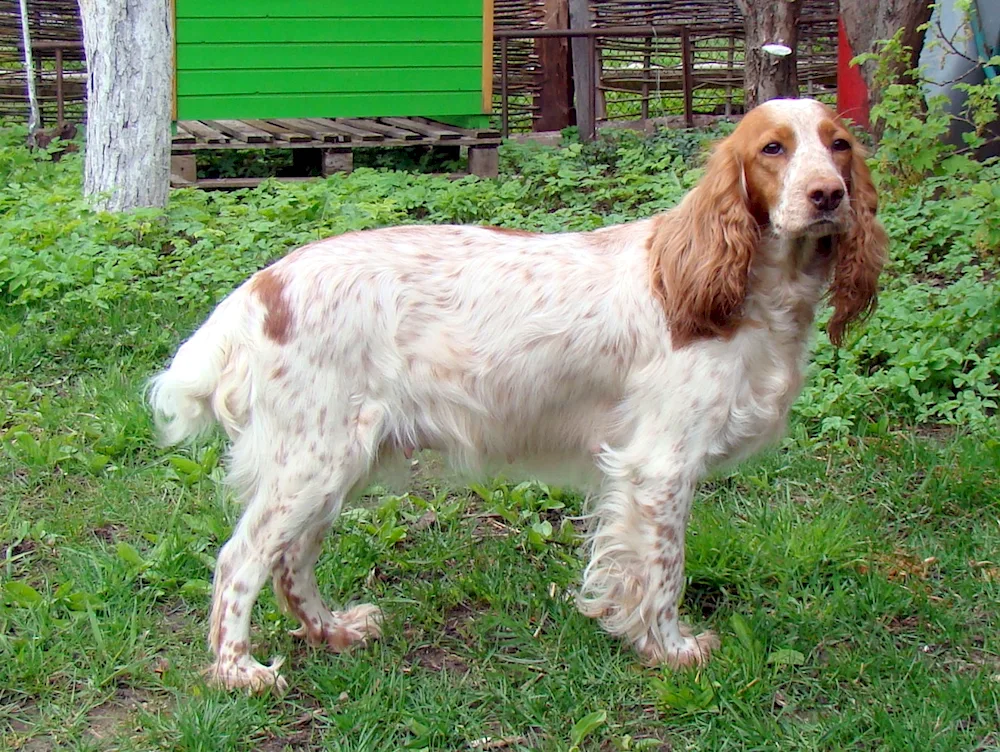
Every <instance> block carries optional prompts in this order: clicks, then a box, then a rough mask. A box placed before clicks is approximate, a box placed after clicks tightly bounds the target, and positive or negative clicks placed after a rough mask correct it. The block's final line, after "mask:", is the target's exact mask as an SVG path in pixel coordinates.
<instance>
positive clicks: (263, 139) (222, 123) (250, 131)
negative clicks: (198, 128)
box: [205, 120, 274, 144]
mask: <svg viewBox="0 0 1000 752" xmlns="http://www.w3.org/2000/svg"><path fill="white" fill-rule="evenodd" d="M205 124H206V125H208V126H209V127H210V128H215V129H216V130H217V131H222V132H223V133H225V134H226V135H227V136H230V137H232V138H235V139H238V140H240V141H246V142H247V143H248V144H266V143H269V142H270V141H274V137H273V136H272V135H271V134H270V133H268V132H267V131H262V130H260V129H259V128H254V127H253V126H252V125H248V124H247V123H245V122H244V121H242V120H206V121H205Z"/></svg>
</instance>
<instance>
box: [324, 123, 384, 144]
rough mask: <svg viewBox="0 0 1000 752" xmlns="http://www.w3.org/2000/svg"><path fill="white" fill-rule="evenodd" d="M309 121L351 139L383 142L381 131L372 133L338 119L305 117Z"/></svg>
mask: <svg viewBox="0 0 1000 752" xmlns="http://www.w3.org/2000/svg"><path fill="white" fill-rule="evenodd" d="M307 119H308V120H309V121H310V122H313V123H317V124H322V125H325V126H326V127H327V128H330V129H331V130H332V131H334V132H335V133H343V134H344V135H345V136H347V137H348V138H350V139H351V140H352V141H376V142H379V143H381V142H383V141H385V137H384V136H383V135H382V134H381V133H374V132H372V131H369V130H365V129H363V128H355V127H354V126H352V125H348V124H347V123H341V122H340V121H338V120H328V119H326V118H307Z"/></svg>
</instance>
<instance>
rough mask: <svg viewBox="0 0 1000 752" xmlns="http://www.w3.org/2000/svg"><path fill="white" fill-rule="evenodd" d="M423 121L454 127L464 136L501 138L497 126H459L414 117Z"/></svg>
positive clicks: (438, 125)
mask: <svg viewBox="0 0 1000 752" xmlns="http://www.w3.org/2000/svg"><path fill="white" fill-rule="evenodd" d="M412 119H413V120H416V121H418V122H421V123H427V124H428V125H433V126H437V127H439V128H454V129H455V130H459V131H461V133H462V137H463V138H480V139H496V140H498V141H499V140H500V131H498V130H497V129H496V128H459V126H451V125H448V124H447V123H439V122H437V121H435V120H431V119H430V118H425V117H417V118H412Z"/></svg>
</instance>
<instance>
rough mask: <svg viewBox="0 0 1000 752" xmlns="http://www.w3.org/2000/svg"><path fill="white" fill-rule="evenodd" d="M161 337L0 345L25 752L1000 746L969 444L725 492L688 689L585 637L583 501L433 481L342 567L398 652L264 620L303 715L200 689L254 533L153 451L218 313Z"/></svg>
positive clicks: (866, 446)
mask: <svg viewBox="0 0 1000 752" xmlns="http://www.w3.org/2000/svg"><path fill="white" fill-rule="evenodd" d="M145 314H146V312H144V311H141V310H140V311H130V310H128V309H126V308H123V309H122V310H112V311H110V312H108V313H107V314H104V315H103V316H102V321H103V325H102V326H100V327H95V328H94V329H93V330H90V329H89V328H84V329H82V330H81V331H80V332H78V333H77V334H76V335H75V337H73V338H72V339H71V340H69V341H65V340H64V337H61V336H60V333H59V332H58V331H56V330H54V329H53V327H52V326H51V325H50V324H37V325H33V324H31V323H28V324H25V325H24V327H23V328H22V329H21V330H20V332H19V336H18V337H15V338H8V339H6V340H4V342H3V344H2V345H0V364H2V369H3V373H4V375H3V379H4V384H5V387H4V396H5V398H6V400H7V401H8V404H10V403H11V402H14V401H20V400H22V399H30V401H31V404H32V405H33V406H34V425H33V430H32V432H31V435H32V436H36V437H37V438H36V440H35V443H34V444H30V443H24V442H20V443H18V442H17V441H16V440H15V441H14V442H13V444H11V445H8V451H7V452H6V453H5V454H4V455H3V457H2V458H0V463H2V478H3V480H2V481H0V485H2V489H3V490H2V491H0V509H2V510H3V512H2V515H0V542H2V543H0V556H2V557H3V560H4V564H3V566H4V568H3V574H2V577H3V593H4V596H5V598H4V605H3V606H2V607H0V626H2V629H0V650H2V654H3V657H2V660H0V687H3V689H2V690H0V719H2V720H0V723H2V726H0V729H2V731H0V733H2V736H0V739H2V742H3V743H5V744H6V745H7V746H9V747H11V748H15V749H18V748H21V749H33V750H40V749H55V748H60V749H63V748H68V749H94V750H97V749H101V750H107V749H122V750H133V749H134V750H139V749H150V748H159V749H171V750H201V749H206V750H208V749H211V750H240V749H263V750H280V749H286V748H291V749H296V748H303V749H304V748H309V749H314V748H319V749H335V750H339V749H352V750H366V749H395V748H401V747H408V748H429V749H466V748H469V745H470V744H471V743H472V742H474V741H475V740H479V739H483V738H486V737H490V738H491V739H494V740H506V742H507V743H508V748H510V749H552V750H556V749H565V748H568V747H569V745H570V737H571V733H572V729H573V727H574V724H577V722H579V721H580V720H581V719H582V718H585V717H586V716H588V714H591V713H594V712H598V711H604V713H606V719H605V720H604V722H603V723H602V724H600V725H599V726H598V727H597V728H596V729H594V730H593V731H592V732H591V733H590V734H589V735H588V736H587V737H586V738H585V739H584V740H583V741H582V742H581V749H628V748H633V749H634V748H644V747H642V744H647V743H648V744H653V745H655V746H653V747H652V748H658V749H659V748H668V747H666V746H665V745H672V746H673V747H674V748H693V749H728V748H732V749H745V748H747V749H754V748H779V747H781V748H794V749H843V748H848V747H860V748H872V749H917V748H920V749H942V750H954V749H969V750H971V749H988V748H990V746H991V745H994V746H995V745H996V744H997V742H998V738H997V736H996V732H995V727H996V719H997V717H998V713H1000V655H998V654H1000V645H998V643H997V633H998V630H997V627H998V615H997V609H996V603H997V602H998V600H1000V561H998V560H997V558H996V557H997V553H996V552H997V551H1000V526H998V518H1000V505H998V499H1000V483H998V477H1000V472H998V468H1000V441H998V440H997V439H996V438H995V437H992V438H991V437H988V436H987V437H983V436H982V435H976V436H967V435H962V434H960V433H951V432H945V433H943V434H934V435H929V436H921V435H920V434H919V433H913V432H907V431H894V430H885V431H881V430H873V433H871V434H870V435H858V436H852V437H849V439H848V440H847V441H844V442H841V443H840V444H838V445H834V446H828V445H816V444H814V443H812V442H811V441H809V440H807V439H799V440H792V439H789V440H787V441H786V442H785V444H784V445H783V446H782V447H779V448H776V449H774V450H772V451H770V452H769V453H767V454H766V455H764V456H763V457H760V458H758V459H756V460H754V461H751V462H750V463H748V464H746V465H744V466H741V467H739V468H735V469H733V470H731V471H729V472H727V473H725V474H722V475H720V476H717V477H715V478H714V479H712V480H711V481H710V482H709V483H707V484H706V485H705V486H704V487H703V489H702V492H701V494H700V497H699V502H698V504H697V507H696V511H695V513H694V517H693V520H692V526H691V531H692V534H691V536H690V538H689V545H688V557H689V560H688V568H687V571H688V576H689V585H688V591H687V595H686V599H685V608H686V610H687V612H688V615H689V618H690V619H692V620H693V621H695V622H697V623H699V624H707V625H709V626H712V627H714V628H715V629H717V630H718V631H719V632H720V633H721V634H722V637H723V649H722V651H721V653H720V654H719V656H718V658H717V659H716V660H715V661H714V662H713V663H712V664H711V665H710V666H709V667H708V668H707V669H706V670H704V671H703V672H701V673H697V672H687V673H681V674H670V673H668V672H665V671H662V670H658V669H649V668H643V667H641V666H640V665H639V664H638V663H637V661H636V660H635V657H634V656H633V655H632V654H631V652H630V651H629V650H627V649H624V648H623V647H622V646H621V645H619V644H618V643H616V642H614V641H612V640H611V639H609V638H607V637H606V636H605V635H603V634H602V633H601V632H600V630H599V629H598V628H597V626H596V625H595V624H594V623H592V622H591V621H589V620H587V619H585V618H583V617H582V616H581V615H579V614H578V613H577V612H576V611H575V609H574V606H573V603H572V597H571V596H572V592H573V589H574V586H575V584H576V582H577V580H578V575H579V570H580V566H581V561H580V558H579V556H578V551H577V550H576V549H577V543H578V538H577V537H576V536H575V535H574V531H573V530H572V529H571V528H569V527H563V528H560V524H561V523H560V521H561V520H562V519H563V518H564V517H565V516H572V515H573V514H574V513H577V512H578V511H579V509H580V502H581V500H580V499H579V498H578V497H577V496H575V495H573V494H571V493H568V492H561V491H559V490H555V489H546V488H544V487H538V486H527V487H525V486H514V485H511V484H507V483H502V482H497V483H495V484H493V485H490V486H486V487H482V486H477V487H476V488H475V490H470V489H469V488H467V487H464V486H462V485H461V484H458V483H456V482H455V481H453V480H450V479H449V478H448V476H447V474H446V473H442V472H439V470H438V466H437V465H436V463H435V461H434V457H433V456H431V457H428V458H422V459H421V462H420V465H419V468H418V470H417V471H415V475H414V477H413V479H412V480H411V482H410V483H408V484H404V485H406V486H407V488H408V490H410V491H411V492H412V493H411V495H409V496H406V497H398V496H392V495H388V494H387V493H381V492H377V493H376V494H374V495H373V496H371V497H368V498H366V499H365V500H363V503H362V504H361V505H360V506H359V507H358V509H357V510H356V511H354V512H351V513H349V514H347V515H346V517H345V519H343V520H342V522H341V524H340V525H339V526H338V528H337V529H336V531H335V533H334V534H333V535H332V536H331V539H330V541H329V542H328V545H327V549H326V552H325V555H324V557H323V559H322V561H321V565H320V580H321V582H322V583H323V588H324V592H325V594H326V595H327V597H328V598H329V599H330V600H331V601H334V602H340V603H344V602H348V601H351V600H355V599H365V600H374V601H375V602H376V603H378V604H380V605H381V606H382V607H383V609H384V610H385V611H386V613H387V615H388V624H387V628H386V638H385V639H384V640H383V641H381V642H378V643H376V644H374V645H372V646H371V647H370V648H368V649H365V650H359V651H356V652H353V653H350V654H347V655H331V654H327V653H322V652H315V651H312V650H309V649H306V648H304V647H302V646H301V645H299V644H297V643H296V642H295V641H294V640H293V639H292V638H290V637H289V636H287V634H286V629H287V628H289V627H291V626H293V625H292V624H290V623H289V622H288V620H287V619H286V618H285V617H283V616H282V615H280V614H279V612H278V610H277V608H276V606H275V603H274V600H273V598H272V597H271V596H270V594H265V596H264V597H263V598H262V600H261V602H260V604H259V605H258V607H257V611H256V614H255V617H254V624H255V628H256V631H255V641H256V642H255V645H256V650H257V653H258V655H260V656H261V657H264V658H266V657H268V656H271V655H278V654H280V655H284V656H287V657H288V663H287V673H288V676H289V678H290V679H291V682H292V688H291V691H290V692H289V694H288V695H287V696H286V697H284V698H272V697H266V698H253V699H250V698H247V697H243V696H228V695H225V694H222V693H219V692H216V691H212V690H209V689H207V688H206V687H205V686H204V685H203V684H202V682H201V679H200V675H199V670H200V669H201V668H202V667H203V666H204V665H205V664H206V662H207V658H208V655H207V651H206V648H205V647H204V636H205V634H204V633H205V626H206V617H207V608H208V591H207V588H208V581H209V580H210V579H211V573H212V564H213V558H212V557H213V556H214V554H215V552H216V550H217V547H218V545H219V544H220V543H221V542H222V541H223V540H224V539H225V537H226V535H227V533H228V530H229V528H230V525H231V524H232V520H233V517H234V514H235V510H233V509H232V508H231V507H228V506H227V505H226V503H225V495H224V492H223V490H222V489H221V487H220V485H219V479H220V477H221V469H220V467H219V464H218V458H219V452H218V448H219V447H220V443H219V442H218V441H215V442H209V443H208V444H206V445H204V446H202V447H200V448H199V449H197V450H195V451H193V452H183V453H180V454H177V453H161V452H158V451H156V450H154V449H152V447H151V441H150V433H149V430H150V426H149V423H148V418H147V417H146V415H145V413H144V410H143V408H142V405H141V403H140V399H139V398H140V395H139V391H140V388H141V383H142V379H143V378H144V377H145V375H146V374H147V373H148V372H149V371H150V370H152V368H154V367H155V366H156V365H157V364H158V362H160V360H161V359H162V358H163V357H165V356H166V354H167V352H168V351H169V347H170V346H171V345H172V343H173V342H175V341H176V339H177V338H178V337H179V331H186V330H187V329H188V328H189V327H190V326H193V325H194V323H195V321H196V320H197V318H198V315H197V313H196V312H188V311H184V312H176V313H174V314H172V315H171V314H167V313H164V315H163V316H162V317H161V318H160V319H159V320H154V319H149V318H148V317H147V316H146V315H145ZM10 323H11V322H9V321H8V322H6V325H10ZM165 323H166V326H164V324H165ZM178 330H179V331H178ZM101 341H103V342H105V343H106V345H107V346H106V347H105V348H104V349H103V350H102V349H99V344H100V342H101ZM22 419H23V418H22ZM9 430H13V431H14V432H15V433H16V432H17V429H16V427H15V429H9ZM22 433H25V432H24V431H22ZM431 510H433V515H432V514H429V512H430V511H431ZM546 522H549V523H550V525H551V528H549V527H547V526H546V525H545V523H546ZM638 740H652V741H643V742H642V743H641V744H640V742H639V741H638ZM637 744H638V745H640V746H639V747H637V746H636V745H637Z"/></svg>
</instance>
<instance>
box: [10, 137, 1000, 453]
mask: <svg viewBox="0 0 1000 752" xmlns="http://www.w3.org/2000/svg"><path fill="white" fill-rule="evenodd" d="M914 133H919V131H915V130H914V129H912V128H911V129H909V130H906V129H902V128H901V129H899V134H900V135H899V138H898V139H897V140H896V141H893V140H892V138H891V135H890V136H889V137H888V139H889V140H888V143H887V144H886V145H885V146H884V147H883V148H884V149H885V154H887V155H888V154H891V157H892V159H891V161H885V160H882V161H879V160H876V164H875V167H876V176H877V178H879V179H880V180H881V181H882V182H883V183H884V185H885V188H884V191H883V202H882V211H881V214H882V218H883V221H884V223H885V225H886V228H887V229H888V231H889V234H890V236H891V240H892V245H891V255H892V260H891V263H890V265H889V267H888V269H887V270H886V273H885V275H884V278H883V286H884V291H883V293H882V295H881V304H880V307H879V310H878V312H877V313H876V314H875V316H874V317H873V318H872V319H871V320H870V321H869V323H868V325H867V326H866V327H865V328H864V329H862V330H859V331H858V333H857V334H856V335H855V336H854V338H853V339H852V340H851V341H850V342H849V343H848V344H847V346H846V347H844V348H843V349H841V350H839V351H838V350H835V349H834V348H833V347H832V346H831V345H830V344H829V341H828V340H827V338H826V336H825V335H824V334H822V333H821V334H820V335H819V336H818V341H817V344H816V356H815V360H814V362H813V365H812V366H811V371H812V372H811V373H810V376H809V379H808V381H807V386H806V388H805V391H804V392H803V395H802V397H801V398H800V399H799V401H798V403H797V404H796V407H795V412H796V414H797V415H798V417H799V418H800V421H799V427H798V430H799V431H800V433H801V435H803V436H810V437H819V436H825V437H843V436H844V435H846V434H847V433H849V432H850V431H852V430H855V429H857V428H859V427H863V426H866V425H878V424H880V423H884V422H885V421H887V420H888V421H891V422H893V423H897V422H900V421H902V422H903V423H906V424H912V423H923V422H931V423H945V424H952V425H956V426H963V427H971V428H973V429H981V428H984V427H987V426H989V425H991V424H995V414H996V400H997V391H998V384H1000V279H998V277H997V271H998V268H1000V251H998V248H1000V166H998V165H997V164H996V163H990V164H981V163H979V162H975V161H973V160H971V159H969V158H968V157H967V156H963V155H954V154H947V153H942V148H943V147H941V146H940V145H939V143H938V141H937V136H936V134H934V133H930V134H929V135H925V136H924V137H923V138H922V139H921V138H918V137H917V136H915V135H914ZM718 135H720V132H718V131H716V132H709V133H705V132H684V131H670V132H668V131H663V132H661V133H660V134H658V135H657V136H655V137H653V138H643V137H641V136H639V135H637V134H634V133H630V132H620V133H616V134H614V135H611V136H605V137H603V138H602V139H601V140H600V141H598V142H597V143H596V144H592V145H582V144H580V143H572V142H570V143H568V144H566V145H565V146H564V147H563V148H561V149H555V148H544V147H539V146H534V145H516V144H508V145H506V146H504V147H503V149H502V175H501V178H500V179H499V180H495V181H490V180H479V179H476V178H474V177H468V178H464V179H461V180H456V181H453V180H449V179H447V178H444V177H437V176H432V175H421V174H411V173H404V172H393V171H382V170H371V169H362V170H358V171H356V172H355V173H353V174H351V175H349V176H339V177H333V178H331V179H329V180H325V181H320V182H315V183H310V184H294V185H292V184H281V183H278V182H269V183H266V184H264V185H263V186H262V187H260V188H258V189H256V190H253V191H235V192H232V193H222V192H215V193H208V192H201V191H198V190H181V191H175V192H174V193H172V195H171V201H170V206H169V208H168V209H167V210H166V211H163V212H160V211H139V212H135V213H132V214H126V215H120V216H114V215H109V214H102V213H96V212H94V211H93V210H92V209H91V208H90V207H89V205H88V203H87V202H86V201H85V200H84V199H83V198H82V196H81V190H80V173H81V164H80V160H81V157H80V156H79V155H72V154H71V155H68V156H67V157H66V158H64V159H63V160H62V161H60V162H59V163H57V164H56V163H53V162H51V161H50V160H49V159H48V156H47V154H46V153H30V152H28V151H27V150H26V149H24V148H23V147H22V146H21V144H23V132H21V131H20V130H19V129H17V128H9V129H6V130H4V131H2V135H0V139H2V141H0V214H2V216H3V222H2V225H0V302H2V303H3V305H4V310H3V313H2V314H0V322H3V327H4V329H3V334H5V335H6V336H8V337H15V336H19V337H31V338H34V337H35V336H39V335H40V334H41V333H44V332H50V333H51V335H52V344H53V345H55V346H56V347H57V349H67V350H68V349H72V350H74V352H73V355H72V358H73V359H74V360H79V359H80V358H84V359H85V358H86V352H87V350H86V347H83V348H82V349H81V347H80V346H81V345H84V344H86V343H89V344H90V345H92V346H93V347H94V348H95V352H103V351H104V350H105V349H106V348H107V347H108V346H110V345H112V344H113V343H109V342H106V341H102V339H101V338H102V336H104V335H105V334H108V335H110V336H113V337H121V336H122V332H121V331H119V330H116V331H113V332H107V331H105V330H106V327H102V325H101V322H102V320H103V319H107V317H108V316H118V315H123V316H125V317H126V318H127V317H129V316H130V315H131V316H135V315H138V316H141V317H152V318H153V319H154V320H155V319H157V318H158V317H160V316H163V315H164V313H165V312H170V313H171V315H170V316H169V317H167V320H166V321H165V326H164V328H162V329H160V330H158V336H154V337H153V338H152V339H149V338H148V337H144V338H143V339H142V341H132V342H128V343H125V342H121V343H119V344H120V345H121V346H127V347H128V348H129V349H130V352H131V354H132V357H133V359H135V358H138V360H139V361H141V362H142V363H143V364H144V365H146V366H148V368H149V370H152V369H153V368H154V367H156V366H159V365H161V364H162V363H163V362H164V361H165V360H166V359H167V357H169V354H170V351H171V349H172V348H173V347H174V346H175V344H176V341H177V338H178V336H179V335H180V336H186V335H187V334H188V333H189V332H190V330H191V329H193V327H194V326H196V325H197V322H198V321H199V320H200V319H202V318H203V317H204V316H205V315H206V314H207V313H208V312H209V311H210V310H211V309H212V307H213V306H214V305H215V304H216V303H217V302H218V301H219V300H220V299H221V298H222V297H223V296H225V295H226V294H227V293H228V292H230V291H231V290H232V289H233V288H234V287H235V286H236V285H238V284H239V283H240V282H242V281H243V280H244V279H245V278H246V277H247V276H248V275H249V274H250V273H251V272H253V271H254V270H256V269H258V268H260V267H261V266H263V265H265V264H266V263H268V262H269V261H270V260H272V259H274V258H276V257H279V256H281V255H282V254H284V253H285V252H287V251H288V250H290V249H292V248H294V247H296V246H298V245H301V244H304V243H307V242H309V241H312V240H315V239H318V238H322V237H326V236H330V235H336V234H338V233H342V232H346V231H349V230H360V229H367V228H372V227H379V226H384V225H393V224H401V223H431V224H441V223H449V222H454V223H482V224H496V225H503V226H507V227H520V228H526V229H530V230H539V231H561V230H589V229H593V228H597V227H601V226H604V225H609V224H614V223H618V222H625V221H628V220H631V219H635V218H638V217H643V216H648V215H650V214H653V213H655V212H659V211H663V210H665V209H668V208H670V207H671V206H673V205H674V204H675V203H677V201H678V200H679V199H680V197H681V196H682V195H683V194H684V192H685V191H686V190H688V189H689V188H690V187H691V186H692V185H693V184H694V182H695V181H696V179H697V177H698V175H699V164H700V160H701V155H702V154H703V152H704V148H705V147H706V146H707V144H708V143H709V142H710V141H711V140H712V138H714V137H717V136H718ZM932 148H933V150H934V153H935V154H936V155H937V158H936V160H935V161H934V162H933V163H929V164H928V163H926V162H921V164H922V165H923V167H922V168H921V179H920V180H914V179H913V178H912V171H913V169H914V167H913V164H914V159H916V155H920V157H921V159H923V158H924V156H925V155H926V153H927V152H928V151H929V150H931V149H932ZM900 166H903V167H905V172H903V171H902V170H901V167H900ZM901 174H902V179H901V178H900V175H901ZM825 316H826V313H824V317H825ZM175 327H176V329H177V331H173V329H174V328H175ZM60 343H61V344H60ZM143 375H144V374H142V373H136V374H134V377H135V378H136V379H137V380H141V378H142V376H143ZM7 401H8V405H7V407H6V409H7V410H8V411H11V410H13V411H14V412H17V411H18V410H20V409H23V408H24V407H26V406H25V405H19V404H9V402H10V398H9V396H8V398H7ZM15 402H16V401H15ZM12 420H13V419H12V418H10V417H8V419H7V421H6V427H7V428H9V427H10V425H11V422H12ZM14 422H16V421H14Z"/></svg>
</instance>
